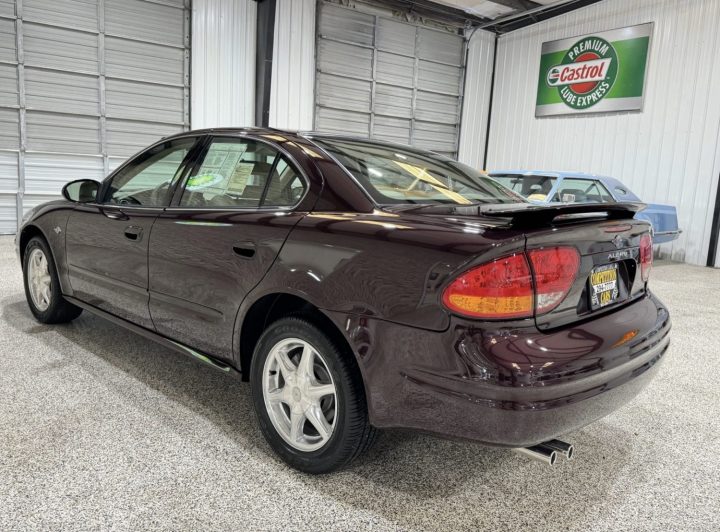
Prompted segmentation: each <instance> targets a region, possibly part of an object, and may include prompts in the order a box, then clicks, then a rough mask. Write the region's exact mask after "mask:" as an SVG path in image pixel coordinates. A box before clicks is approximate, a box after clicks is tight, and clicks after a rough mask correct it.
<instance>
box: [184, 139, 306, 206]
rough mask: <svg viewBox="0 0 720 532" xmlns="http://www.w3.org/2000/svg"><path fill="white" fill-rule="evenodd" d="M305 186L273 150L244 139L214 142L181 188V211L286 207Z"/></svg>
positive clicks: (300, 195)
mask: <svg viewBox="0 0 720 532" xmlns="http://www.w3.org/2000/svg"><path fill="white" fill-rule="evenodd" d="M304 191H305V185H304V183H303V181H302V179H300V177H299V176H298V174H297V173H296V172H295V170H294V169H293V168H292V167H291V166H290V165H289V164H288V162H287V161H286V160H285V159H284V158H283V157H282V156H281V155H280V154H279V153H278V152H277V151H276V150H274V149H273V148H271V147H269V146H267V145H266V144H263V143H261V142H256V141H253V140H248V139H237V138H216V139H215V140H213V142H212V144H211V145H210V148H209V149H208V152H207V154H206V155H205V158H204V159H203V162H202V164H201V165H200V168H199V169H198V171H197V172H194V173H193V175H192V176H190V177H189V178H188V180H187V183H186V184H185V190H184V191H183V195H182V198H181V199H180V206H181V207H221V208H222V207H230V208H233V207H244V208H253V207H260V206H266V205H267V206H273V207H287V206H292V205H295V204H296V203H297V201H298V200H299V199H300V198H301V197H302V195H303V193H304Z"/></svg>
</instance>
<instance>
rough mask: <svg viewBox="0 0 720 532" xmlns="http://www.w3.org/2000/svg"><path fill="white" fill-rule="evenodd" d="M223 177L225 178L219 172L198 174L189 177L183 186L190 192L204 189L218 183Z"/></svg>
mask: <svg viewBox="0 0 720 532" xmlns="http://www.w3.org/2000/svg"><path fill="white" fill-rule="evenodd" d="M223 179H225V178H224V177H223V176H222V175H220V174H210V173H208V174H200V175H196V176H192V177H191V178H189V179H188V182H187V185H186V186H185V188H186V189H187V190H189V191H191V192H196V191H198V190H205V189H208V188H211V187H214V186H215V185H217V184H219V183H220V182H221V181H222V180H223Z"/></svg>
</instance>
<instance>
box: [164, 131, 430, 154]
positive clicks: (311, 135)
mask: <svg viewBox="0 0 720 532" xmlns="http://www.w3.org/2000/svg"><path fill="white" fill-rule="evenodd" d="M210 133H214V134H218V133H220V134H222V133H226V134H251V135H277V134H278V133H280V134H283V135H286V136H289V137H302V138H333V139H347V140H358V141H365V142H377V143H379V144H388V145H395V146H405V145H404V144H398V143H396V142H390V141H385V140H381V139H370V138H367V137H362V136H359V135H348V134H345V133H331V132H323V131H307V130H298V129H279V128H274V127H211V128H203V129H192V130H189V131H181V132H179V133H175V134H173V135H168V136H167V137H164V138H166V139H171V138H175V137H183V136H187V135H207V134H210ZM406 147H408V148H413V147H412V146H406ZM415 149H417V148H415ZM421 151H422V150H421Z"/></svg>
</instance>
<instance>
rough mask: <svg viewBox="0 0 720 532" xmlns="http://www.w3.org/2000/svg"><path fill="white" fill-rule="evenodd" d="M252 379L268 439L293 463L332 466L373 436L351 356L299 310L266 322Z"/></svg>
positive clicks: (310, 469)
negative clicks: (297, 314)
mask: <svg viewBox="0 0 720 532" xmlns="http://www.w3.org/2000/svg"><path fill="white" fill-rule="evenodd" d="M305 357H309V358H305ZM250 386H251V390H252V399H253V404H254V407H255V413H256V415H257V419H258V423H259V425H260V429H261V430H262V432H263V435H264V436H265V439H266V440H267V442H268V443H269V444H270V446H271V447H272V448H273V450H274V451H275V452H276V453H277V454H278V455H279V456H280V458H282V459H283V460H284V461H285V462H286V463H287V464H288V465H290V466H292V467H294V468H295V469H299V470H300V471H303V472H306V473H313V474H320V473H329V472H331V471H336V470H338V469H340V468H342V467H344V466H346V465H347V464H349V463H350V462H351V461H352V460H353V459H355V458H356V457H357V456H359V455H360V454H361V453H363V452H364V451H365V450H366V449H367V448H368V447H370V445H371V444H372V442H373V441H374V439H375V435H376V429H374V428H373V427H372V426H371V425H370V422H369V421H368V411H367V401H366V399H365V389H364V387H363V383H362V380H361V378H360V373H359V369H358V367H357V364H356V362H355V358H354V356H353V355H352V353H346V352H345V350H343V349H342V347H341V346H338V345H337V344H336V343H335V342H333V340H332V339H331V338H330V337H329V336H328V335H326V334H325V333H323V332H322V331H321V330H320V329H319V328H318V327H317V326H315V325H314V324H313V323H311V322H310V321H308V320H307V319H305V318H304V317H301V316H298V317H288V318H283V319H280V320H278V321H276V322H274V323H272V324H271V325H270V326H269V327H268V328H267V329H266V330H265V332H264V333H263V335H262V336H261V337H260V340H259V342H258V344H257V347H256V348H255V353H254V355H253V359H252V364H251V368H250Z"/></svg>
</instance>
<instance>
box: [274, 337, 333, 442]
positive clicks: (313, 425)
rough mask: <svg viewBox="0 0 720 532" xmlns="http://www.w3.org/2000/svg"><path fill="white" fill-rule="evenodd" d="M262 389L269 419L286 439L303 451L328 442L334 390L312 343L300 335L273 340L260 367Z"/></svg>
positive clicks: (331, 427)
mask: <svg viewBox="0 0 720 532" xmlns="http://www.w3.org/2000/svg"><path fill="white" fill-rule="evenodd" d="M262 392H263V399H264V402H265V408H266V409H267V413H268V415H269V417H270V421H271V422H272V424H273V426H274V427H275V430H276V431H277V432H278V434H280V436H281V437H282V438H283V440H285V442H287V443H288V444H289V445H291V446H292V447H293V448H295V449H297V450H299V451H304V452H312V451H316V450H318V449H320V448H321V447H323V446H324V445H325V444H326V443H327V442H328V440H329V439H330V437H331V436H332V434H333V431H334V430H335V425H336V422H337V412H338V408H337V406H338V405H337V390H336V387H335V383H334V382H333V379H332V376H331V374H330V370H329V369H328V366H327V363H326V362H325V360H324V359H323V357H322V355H321V354H320V353H319V352H318V351H317V350H316V349H315V348H314V347H313V346H312V345H310V344H309V343H308V342H306V341H304V340H301V339H299V338H287V339H284V340H281V341H280V342H278V343H277V344H275V345H274V346H273V348H272V349H271V350H270V353H269V354H268V357H267V358H266V360H265V364H264V367H263V376H262Z"/></svg>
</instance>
